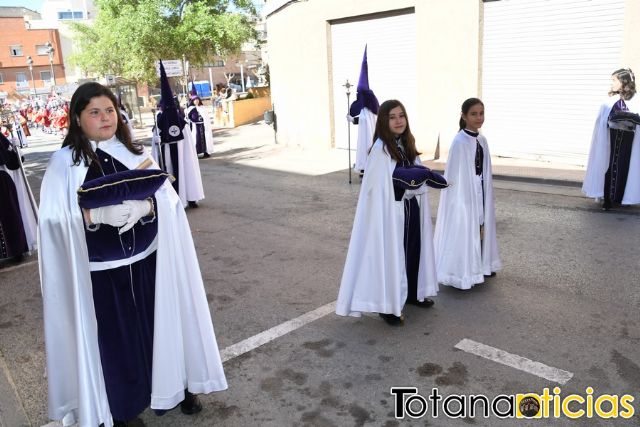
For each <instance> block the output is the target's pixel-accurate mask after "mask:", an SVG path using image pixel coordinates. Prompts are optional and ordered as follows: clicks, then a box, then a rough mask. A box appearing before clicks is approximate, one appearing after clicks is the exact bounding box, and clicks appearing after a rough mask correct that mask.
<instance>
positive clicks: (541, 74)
mask: <svg viewBox="0 0 640 427" xmlns="http://www.w3.org/2000/svg"><path fill="white" fill-rule="evenodd" d="M623 15H624V0H501V1H491V2H485V3H484V29H483V43H482V48H483V53H482V64H483V68H482V73H483V78H482V97H483V101H484V102H485V107H486V124H485V126H484V129H483V132H484V133H485V135H486V136H487V138H488V140H489V145H490V147H491V149H492V154H494V155H501V156H506V157H523V158H534V159H541V160H555V161H565V162H567V163H572V164H585V163H586V159H587V156H588V152H589V145H590V142H591V132H592V130H593V124H594V121H595V117H596V113H597V111H598V108H599V106H600V104H601V103H602V101H603V100H604V99H605V98H606V96H607V91H608V90H609V86H610V75H611V72H613V71H614V70H616V69H617V68H620V67H621V65H622V64H621V63H620V60H621V50H622V31H623Z"/></svg>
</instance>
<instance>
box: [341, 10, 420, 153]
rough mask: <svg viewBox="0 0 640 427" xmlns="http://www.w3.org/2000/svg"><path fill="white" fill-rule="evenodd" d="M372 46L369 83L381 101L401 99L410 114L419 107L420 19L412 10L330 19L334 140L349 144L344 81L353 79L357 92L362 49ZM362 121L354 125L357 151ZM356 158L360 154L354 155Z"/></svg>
mask: <svg viewBox="0 0 640 427" xmlns="http://www.w3.org/2000/svg"><path fill="white" fill-rule="evenodd" d="M365 45H367V57H368V63H369V86H370V88H371V89H372V90H373V92H374V93H375V94H376V97H377V98H378V101H380V103H382V102H383V101H385V100H387V99H391V98H393V99H398V100H400V101H401V102H402V103H403V104H404V105H405V107H406V108H407V112H408V115H409V117H410V118H411V117H412V116H411V113H412V112H413V111H417V109H416V74H417V67H416V21H415V14H414V13H413V10H412V9H411V11H410V12H409V13H406V12H402V14H400V15H395V16H382V17H374V18H371V17H368V18H366V19H361V20H348V21H346V22H340V21H337V22H332V23H331V76H330V78H331V85H332V88H333V109H334V142H335V146H336V147H338V148H347V120H346V115H347V112H348V108H347V96H346V92H345V88H344V86H343V85H344V84H345V82H346V80H347V79H349V83H351V84H353V85H354V87H353V88H351V96H350V101H351V102H353V101H354V100H355V96H356V87H355V85H357V84H358V77H359V76H360V65H361V63H362V54H363V53H364V47H365ZM356 136H357V126H351V148H352V149H354V150H355V143H356ZM353 160H354V161H355V159H353Z"/></svg>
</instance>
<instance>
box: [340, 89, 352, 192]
mask: <svg viewBox="0 0 640 427" xmlns="http://www.w3.org/2000/svg"><path fill="white" fill-rule="evenodd" d="M342 86H344V87H345V89H346V90H347V117H348V115H349V106H350V105H351V104H350V103H349V95H351V88H352V87H353V85H352V84H351V83H349V79H347V82H346V83H345V84H343V85H342ZM347 144H348V146H347V151H348V152H349V184H351V169H352V166H351V122H350V121H349V120H348V119H347Z"/></svg>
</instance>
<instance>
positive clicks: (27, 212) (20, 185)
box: [0, 152, 38, 252]
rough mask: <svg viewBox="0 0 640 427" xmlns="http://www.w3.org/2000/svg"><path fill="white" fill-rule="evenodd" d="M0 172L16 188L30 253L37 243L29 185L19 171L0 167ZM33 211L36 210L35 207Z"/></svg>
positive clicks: (35, 221) (36, 225) (34, 216)
mask: <svg viewBox="0 0 640 427" xmlns="http://www.w3.org/2000/svg"><path fill="white" fill-rule="evenodd" d="M18 155H19V156H20V155H21V154H20V152H18ZM0 170H4V171H5V172H7V173H8V174H9V176H10V177H11V179H12V180H13V184H14V185H15V186H16V193H17V194H18V204H19V205H20V216H21V218H22V226H23V227H24V234H25V237H26V238H27V247H28V248H29V252H32V251H33V250H34V249H35V248H36V246H37V242H38V240H37V231H36V230H37V227H38V224H37V220H36V215H35V212H34V206H35V201H33V205H32V202H31V200H30V199H31V190H30V189H29V183H28V182H27V181H25V178H24V176H23V175H22V171H21V170H20V169H16V170H11V169H9V168H7V167H6V166H4V165H0ZM35 209H37V206H36V207H35Z"/></svg>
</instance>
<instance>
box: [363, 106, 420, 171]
mask: <svg viewBox="0 0 640 427" xmlns="http://www.w3.org/2000/svg"><path fill="white" fill-rule="evenodd" d="M396 107H400V108H402V112H403V113H404V116H405V118H406V119H407V127H406V129H405V130H404V132H403V133H402V135H400V137H401V138H402V142H403V144H404V153H405V155H406V156H407V159H408V160H409V161H410V162H411V163H413V162H414V161H415V160H416V157H418V156H419V155H420V154H422V153H419V152H418V150H417V149H416V139H415V138H414V136H413V134H412V133H411V129H410V128H409V116H408V115H407V110H406V109H405V108H404V105H402V103H401V102H400V101H398V100H397V99H389V100H388V101H385V102H383V103H382V105H380V108H379V109H378V119H377V120H376V130H375V132H374V133H373V142H375V141H376V140H377V139H378V138H380V139H381V140H382V142H384V148H385V149H386V150H387V153H389V155H390V156H391V158H392V159H393V160H395V161H397V162H399V161H401V160H402V156H401V155H400V152H399V151H398V147H397V146H396V137H395V135H394V134H393V132H392V131H391V129H390V128H389V113H390V112H391V110H393V109H394V108H396Z"/></svg>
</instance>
